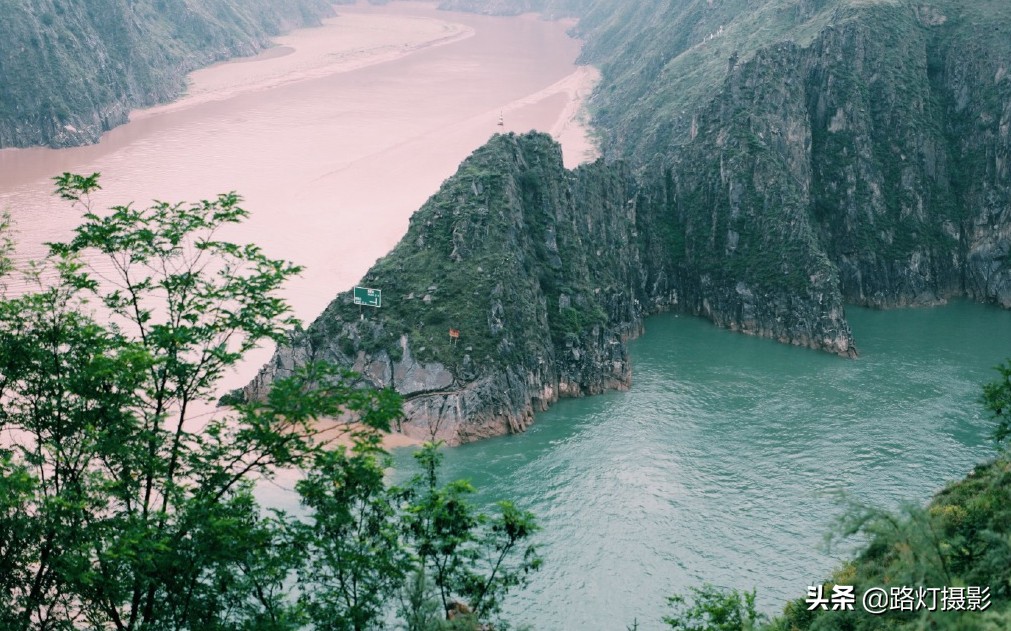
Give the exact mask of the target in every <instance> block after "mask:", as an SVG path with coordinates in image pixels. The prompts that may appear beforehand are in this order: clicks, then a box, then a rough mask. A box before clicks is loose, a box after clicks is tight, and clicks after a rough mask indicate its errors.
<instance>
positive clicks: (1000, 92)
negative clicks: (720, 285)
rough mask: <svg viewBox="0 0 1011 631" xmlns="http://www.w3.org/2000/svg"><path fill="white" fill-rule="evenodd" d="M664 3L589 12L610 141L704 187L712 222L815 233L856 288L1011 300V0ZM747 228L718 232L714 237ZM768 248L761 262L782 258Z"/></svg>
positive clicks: (726, 242) (867, 292) (902, 295)
mask: <svg viewBox="0 0 1011 631" xmlns="http://www.w3.org/2000/svg"><path fill="white" fill-rule="evenodd" d="M652 9H653V11H654V13H653V15H650V14H649V12H648V11H645V10H642V9H634V8H629V7H626V8H625V9H624V10H623V11H621V12H616V13H611V14H607V15H606V17H607V19H604V17H602V16H605V14H604V13H602V9H601V4H600V3H598V5H597V7H596V8H595V9H594V11H591V13H590V14H588V16H587V18H586V20H584V24H583V28H584V30H585V31H586V34H587V36H588V37H589V38H590V42H591V45H590V46H589V47H588V49H587V51H586V57H587V59H590V60H596V61H598V62H599V63H601V64H602V65H603V68H604V71H605V73H604V77H605V78H604V81H603V83H602V84H601V87H600V89H599V91H598V93H597V95H596V97H595V98H596V101H595V106H596V113H597V120H598V121H599V124H600V128H601V130H602V132H603V133H604V134H605V136H606V140H605V143H604V146H605V148H606V151H607V154H608V155H611V156H621V157H622V158H625V159H628V160H631V161H632V162H633V163H636V164H645V163H649V162H650V161H654V160H658V161H660V162H661V163H662V164H663V165H664V166H665V167H666V168H667V169H669V170H670V171H671V172H672V173H673V178H674V179H675V180H676V181H678V182H679V183H680V184H681V188H680V192H681V194H682V195H683V196H687V197H689V198H692V199H694V200H695V201H694V202H687V203H686V205H688V206H689V209H688V214H689V215H691V216H694V219H695V221H696V222H700V223H701V222H704V221H710V220H711V218H712V217H716V219H715V220H712V221H710V223H713V224H715V223H720V222H723V223H727V224H728V225H729V224H734V223H735V222H736V223H737V224H738V225H740V226H741V227H744V226H746V227H747V229H748V230H756V229H757V230H759V231H760V232H762V233H764V234H768V233H769V230H770V229H771V230H781V229H783V227H784V226H785V225H787V224H789V225H791V226H794V227H797V226H801V227H802V229H803V230H809V231H810V232H811V234H812V238H813V239H814V240H815V243H816V244H817V248H818V249H820V250H822V251H823V252H824V253H825V254H826V255H827V256H828V257H829V259H830V260H831V261H832V263H833V264H834V265H835V266H836V267H837V269H838V274H839V280H840V289H841V291H842V293H843V295H844V297H845V298H846V300H847V301H851V302H855V303H858V304H866V305H873V306H896V305H906V304H929V303H934V302H937V301H940V300H943V299H945V298H947V297H950V296H956V295H966V296H969V297H972V298H974V299H976V300H980V301H987V302H996V303H999V304H1002V305H1004V306H1011V286H1009V280H1011V278H1009V269H1008V267H1007V265H1006V255H1007V252H1008V249H1009V245H1011V242H1009V239H1008V236H1009V228H1011V226H1009V220H1011V217H1009V216H1008V208H1009V200H1011V198H1009V194H1011V180H1009V174H1008V157H1009V150H1011V136H1009V127H1011V77H1009V76H1008V64H1009V61H1008V60H1009V59H1011V37H1008V33H1009V31H1011V5H1008V4H1007V3H1001V2H979V3H968V4H966V3H958V2H949V1H945V0H934V1H932V2H928V1H921V2H899V1H892V0H879V1H873V0H859V1H858V0H852V1H850V0H835V1H832V0H822V1H820V2H815V1H813V0H800V1H798V0H768V1H766V2H761V3H756V2H746V1H743V0H740V1H734V0H728V1H723V2H717V1H713V2H707V1H704V0H700V1H682V0H673V1H670V2H656V3H654V6H653V7H652ZM658 13H659V15H662V19H654V18H655V16H656V15H657V14H658ZM633 32H639V33H640V34H641V36H640V37H632V36H631V33H633ZM763 164H771V165H776V166H775V168H765V169H763V167H762V165H763ZM742 182H751V183H752V184H753V185H754V186H755V187H757V188H762V189H776V190H780V191H782V194H783V195H784V196H785V197H789V198H791V199H793V200H795V203H796V204H798V205H799V206H798V208H801V209H803V212H800V213H799V214H798V213H797V212H796V210H795V209H794V210H791V209H793V208H794V205H792V204H771V205H770V204H769V203H768V202H769V199H768V198H767V197H763V196H759V197H751V198H749V197H748V196H749V192H748V191H742V189H741V183H742ZM732 188H733V190H731V189H732ZM735 197H736V198H737V199H738V200H739V201H738V202H737V203H736V204H733V203H729V200H731V199H733V198H735ZM719 199H722V200H723V201H718V200H719ZM734 206H737V207H739V208H740V209H744V210H743V215H742V213H741V211H740V210H735V209H734ZM741 217H743V219H740V218H741ZM742 222H743V223H742ZM738 233H740V230H739V229H738V228H737V227H734V226H732V227H731V229H730V230H729V231H727V232H725V235H726V237H725V238H723V239H720V238H719V236H717V242H716V243H715V246H716V249H717V250H728V249H729V248H730V246H732V245H733V243H734V239H736V238H737V237H735V236H734V235H735V234H738ZM767 254H769V256H763V257H761V259H760V260H752V261H749V265H754V266H763V265H764V266H770V265H773V264H774V261H773V260H772V258H771V257H772V256H773V255H774V253H771V252H770V253H767ZM725 262H726V261H724V262H719V261H717V262H715V265H717V266H718V267H725V265H724V263H725ZM700 263H702V264H703V266H705V265H706V264H705V263H704V262H702V261H700Z"/></svg>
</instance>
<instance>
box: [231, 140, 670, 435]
mask: <svg viewBox="0 0 1011 631" xmlns="http://www.w3.org/2000/svg"><path fill="white" fill-rule="evenodd" d="M631 187H632V180H631V177H630V175H629V174H628V172H627V171H626V170H625V169H624V168H622V167H620V166H614V167H605V166H604V165H602V164H598V165H593V166H588V167H583V168H580V169H577V170H576V171H566V170H565V169H564V168H563V166H562V155H561V149H560V147H559V146H558V145H557V144H556V143H554V142H553V141H552V140H551V139H550V137H548V136H545V135H541V134H532V135H529V136H523V137H517V136H513V135H510V136H497V137H495V138H494V139H493V140H492V141H491V142H490V143H489V144H488V145H487V146H485V147H483V148H481V149H480V150H478V151H477V152H475V153H474V155H473V156H471V157H470V158H469V159H468V160H467V161H466V162H464V163H463V165H461V167H460V169H459V171H458V172H457V174H456V175H455V176H453V177H452V178H450V179H449V180H447V181H446V183H445V184H444V185H443V186H442V188H441V189H440V190H439V192H438V193H437V194H436V195H434V196H433V197H432V198H431V199H430V200H429V201H428V202H427V203H426V204H425V205H424V206H423V207H422V208H421V209H420V210H419V211H418V212H417V213H416V214H415V215H414V217H413V218H412V220H411V224H410V228H409V229H408V233H407V235H406V236H405V237H404V239H403V240H402V241H401V242H400V244H399V245H398V246H397V247H396V248H395V249H394V250H393V251H392V252H391V253H390V254H389V255H387V256H386V257H384V258H383V259H381V260H380V261H379V262H378V263H377V264H376V265H375V267H373V268H372V269H371V270H370V271H369V273H368V274H367V275H366V276H365V278H364V279H363V280H362V284H363V285H366V286H369V287H374V288H379V289H382V291H383V307H382V308H380V309H376V310H371V309H368V308H360V307H357V306H355V305H354V304H353V301H352V296H351V295H350V294H348V293H345V294H342V295H340V296H338V297H337V299H336V300H334V301H333V302H332V303H331V304H330V306H329V307H328V308H327V309H326V311H325V312H324V313H323V314H322V315H321V316H320V317H319V318H318V319H317V320H316V321H315V322H313V324H312V325H311V326H310V327H309V328H308V330H307V331H306V332H305V333H303V334H301V335H299V336H297V337H296V339H295V340H294V342H293V344H292V345H291V346H290V347H288V348H283V349H281V350H279V351H278V353H277V355H276V356H275V358H274V360H273V361H272V362H271V363H270V364H268V365H267V366H266V367H265V368H264V370H263V371H262V372H261V373H260V375H259V376H258V377H257V379H256V380H255V381H254V382H253V383H252V384H250V386H248V387H247V388H246V394H247V396H253V397H258V396H262V395H263V394H264V393H265V389H266V388H267V387H269V384H270V382H271V381H272V380H273V379H274V378H276V377H278V376H283V375H285V374H287V373H289V372H290V370H291V368H292V367H293V366H294V365H296V364H298V363H300V362H304V361H308V360H327V361H331V362H335V363H337V364H339V365H342V366H345V367H348V368H351V369H353V370H355V371H356V372H358V373H360V374H361V375H362V376H363V377H364V378H365V379H366V380H367V381H368V382H369V383H371V384H372V385H376V386H383V387H385V386H390V387H393V388H395V389H396V390H397V391H398V392H400V393H401V394H402V395H404V397H405V399H406V406H405V412H406V414H407V418H408V419H410V420H409V421H408V422H407V423H406V424H405V426H404V427H403V431H405V432H406V433H408V434H411V435H414V436H418V437H423V438H432V437H435V438H440V439H445V440H447V441H449V442H451V443H456V442H462V441H468V440H474V439H477V438H480V437H483V436H490V435H497V434H503V433H509V432H514V431H521V430H523V429H525V428H526V426H527V425H528V424H529V423H530V422H531V420H532V418H533V413H534V412H535V411H538V410H543V409H545V408H546V407H547V406H548V405H549V404H551V403H553V402H554V401H556V400H557V399H559V398H560V397H572V396H582V395H587V394H594V393H599V392H602V391H604V390H608V389H615V388H626V387H628V385H629V383H630V379H631V367H630V365H629V359H628V353H627V350H626V346H625V341H626V340H627V339H628V338H630V337H632V336H635V335H637V334H638V333H639V331H640V329H641V326H642V317H643V314H644V313H645V312H646V311H647V309H649V304H650V303H649V301H648V300H644V298H645V297H646V296H647V294H648V293H649V292H648V291H647V290H648V287H647V283H648V281H649V275H648V274H647V273H646V272H645V269H646V268H647V267H648V266H649V265H648V263H647V262H646V261H644V255H643V253H642V252H641V250H640V247H639V240H638V239H637V238H636V230H637V226H638V225H639V222H638V218H637V214H636V204H635V200H634V192H633V190H632V188H631ZM363 314H364V315H363ZM450 329H454V330H456V331H458V332H459V337H458V338H456V339H453V338H451V337H450Z"/></svg>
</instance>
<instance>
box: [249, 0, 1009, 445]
mask: <svg viewBox="0 0 1011 631" xmlns="http://www.w3.org/2000/svg"><path fill="white" fill-rule="evenodd" d="M580 28H581V29H582V30H583V32H584V33H585V36H586V37H587V38H588V44H587V48H586V50H585V56H586V58H587V59H589V60H593V61H596V62H597V63H599V64H600V65H601V66H602V68H603V70H604V79H603V81H602V82H601V84H600V86H599V88H598V90H597V92H596V95H595V97H594V108H595V113H596V117H597V119H596V120H597V121H598V123H599V127H598V129H599V131H600V132H601V134H602V136H603V141H602V142H603V149H604V153H605V155H606V156H608V160H607V161H606V162H603V161H602V162H599V163H597V164H594V165H592V166H589V167H583V168H580V169H577V170H576V171H575V172H574V173H570V172H566V171H565V170H564V169H562V168H561V165H560V161H559V160H557V159H556V157H557V156H555V154H557V149H552V148H550V147H549V144H550V143H547V141H546V140H545V139H543V138H541V137H538V136H533V137H520V138H496V139H495V140H493V141H492V142H491V143H490V144H489V146H488V147H486V148H484V149H482V150H481V151H479V152H477V153H476V154H475V156H474V157H472V158H471V160H470V161H468V162H467V163H466V164H465V165H464V167H462V168H461V171H460V172H459V173H458V174H457V175H456V176H455V177H454V178H452V179H451V180H449V181H448V182H447V183H446V185H445V186H444V187H443V189H442V190H441V191H440V193H439V194H438V195H436V196H435V197H434V198H433V199H432V200H430V201H429V203H428V204H427V205H426V206H425V208H424V209H422V211H420V212H419V214H418V216H417V217H416V218H415V221H414V222H413V223H412V227H411V231H410V232H409V234H408V235H407V237H405V240H404V242H402V243H401V245H400V246H398V248H397V249H396V250H394V252H392V253H391V254H390V255H389V256H388V257H386V258H385V259H383V260H382V261H381V262H380V263H379V264H377V266H376V268H374V269H373V270H372V271H371V272H370V273H369V275H368V276H367V277H366V279H365V281H364V283H365V284H371V285H376V286H381V288H383V289H387V288H389V287H392V288H395V290H394V292H393V294H392V295H393V300H392V301H391V302H390V303H389V305H390V307H389V309H388V310H386V308H384V310H383V311H381V312H380V314H378V318H379V320H378V321H377V322H372V323H370V322H365V323H364V324H363V323H361V322H358V321H357V320H356V316H357V312H356V310H355V309H354V308H353V307H352V306H350V298H349V297H348V296H346V295H345V296H342V297H341V298H339V299H338V300H337V301H336V302H335V303H334V304H333V305H331V307H330V308H329V309H328V311H327V313H326V314H324V315H323V316H322V317H321V318H320V320H319V321H317V322H316V323H314V324H313V326H312V327H311V328H310V331H309V334H308V336H306V337H303V338H302V339H301V340H299V341H298V342H297V343H296V344H295V345H294V346H293V348H292V349H283V350H282V351H280V352H279V354H278V356H277V357H275V361H274V362H273V363H272V364H271V366H269V367H268V368H267V369H265V371H264V372H263V373H261V375H260V377H259V378H258V380H257V382H256V383H254V384H253V385H252V386H251V387H250V388H249V389H248V392H249V394H253V395H260V394H262V392H263V389H264V388H265V387H266V386H267V384H268V383H269V380H270V378H271V377H272V375H273V374H274V373H276V372H277V371H278V370H280V371H282V372H283V371H284V370H287V369H289V368H290V367H291V365H292V363H293V362H298V361H304V360H305V359H307V358H309V357H314V356H315V357H321V358H324V357H325V358H327V359H332V360H335V361H338V362H339V363H342V364H343V365H346V366H354V367H355V368H356V369H358V370H360V371H363V372H364V373H365V374H366V375H367V377H368V378H369V379H370V380H371V381H372V382H373V383H377V384H383V385H393V386H394V387H396V388H397V389H398V390H400V391H401V392H403V393H405V394H407V395H408V396H409V397H410V402H409V406H408V409H409V411H410V412H411V413H412V414H413V416H412V417H411V418H412V422H414V423H418V424H419V426H416V427H415V430H416V431H417V433H424V432H426V431H428V430H429V429H431V431H432V433H434V434H437V435H440V436H443V437H446V438H448V439H450V440H468V439H471V438H475V437H478V436H482V435H487V434H491V433H501V432H505V431H514V430H517V429H522V427H524V426H525V424H526V423H527V422H528V420H529V418H530V413H531V411H532V410H534V409H537V408H538V407H540V406H543V405H545V404H547V403H549V402H550V401H552V400H553V399H554V398H556V397H557V396H560V395H566V394H568V395H572V394H575V395H578V394H585V393H593V392H597V391H599V390H601V389H603V388H608V387H623V386H625V385H627V383H628V381H629V377H630V372H629V368H628V362H627V358H626V356H625V350H624V348H625V347H624V344H623V339H624V338H625V337H626V336H628V335H634V334H635V333H636V332H637V331H638V330H639V328H640V327H641V318H642V317H643V316H644V315H646V314H648V313H651V312H653V311H657V310H661V309H672V310H679V311H682V312H686V313H691V314H696V315H702V316H704V317H707V318H709V319H710V320H712V321H713V322H715V323H717V324H719V325H721V326H726V327H728V328H731V329H735V330H740V331H744V332H747V333H751V334H755V335H761V336H766V337H771V338H774V339H777V340H780V341H782V342H786V343H791V344H796V345H802V346H807V347H811V348H816V349H821V350H827V351H830V352H834V353H838V354H841V355H849V356H854V355H855V354H856V349H855V346H854V343H853V339H852V336H851V333H850V330H849V326H848V324H847V323H846V320H845V313H844V308H843V305H844V303H845V302H855V303H859V304H864V305H872V306H878V307H890V306H902V305H918V304H934V303H937V302H940V301H943V300H945V299H947V298H949V297H953V296H968V297H971V298H973V299H975V300H979V301H984V302H994V303H998V304H1001V305H1003V306H1005V307H1011V267H1009V266H1008V253H1009V250H1011V178H1009V174H1008V164H1009V159H1011V76H1009V72H1008V70H1009V68H1008V64H1009V63H1011V61H1009V60H1011V54H1009V53H1011V38H1008V37H1007V36H1006V35H1007V32H1008V31H1009V30H1011V5H1007V4H1006V3H999V2H995V1H991V0H986V1H984V2H978V3H973V4H972V5H971V6H963V5H962V4H961V3H957V2H954V1H953V0H951V1H949V0H920V1H904V0H764V1H758V0H723V1H721V0H646V1H644V2H642V3H616V2H613V1H610V0H596V1H595V2H593V3H592V6H588V8H586V10H585V16H584V18H583V20H582V22H581V24H580ZM552 156H555V157H552ZM626 164H627V165H628V166H625V165H626ZM477 174H479V175H477ZM493 181H494V182H497V184H494V185H493V184H491V183H490V182H493ZM609 182H610V184H607V183H609ZM594 190H596V191H599V192H598V193H596V194H592V195H591V194H589V192H590V191H594ZM534 192H536V194H535V193H534ZM488 217H491V218H498V220H497V221H495V222H491V221H490V220H489V219H488ZM619 220H621V221H619ZM475 227H478V228H475ZM602 227H606V229H603V230H602ZM548 228H549V230H548ZM474 230H477V232H474ZM545 230H547V231H545ZM478 235H479V236H480V237H481V238H480V243H481V246H480V249H479V250H478V251H479V252H480V255H479V256H478V260H482V261H484V263H481V264H480V265H477V266H472V265H471V264H469V263H468V262H467V260H468V259H467V258H466V254H464V253H465V252H467V251H469V250H470V249H473V248H475V247H476V245H475V244H476V243H478V242H479V239H478ZM563 244H564V245H563ZM545 248H547V249H545ZM551 248H558V257H559V262H556V261H555V259H554V258H553V256H554V255H553V254H552V252H551ZM563 252H564V253H565V254H562V253H563ZM461 257H463V258H461ZM566 261H567V262H568V263H566ZM475 270H483V271H475ZM489 270H490V271H489ZM488 274H492V276H488ZM492 279H496V280H495V282H492ZM405 283H406V284H405ZM447 288H450V289H448V291H449V292H450V294H449V296H447V297H449V298H451V300H450V301H449V304H451V305H452V306H450V307H447V306H445V304H446V303H444V302H443V300H444V296H443V295H442V294H441V293H440V292H446V291H447ZM591 290H592V291H591ZM598 290H599V292H598ZM426 296H427V298H426ZM406 305H410V306H406ZM447 309H448V310H447ZM426 327H427V328H426ZM433 327H434V332H433ZM449 328H456V329H460V330H461V331H462V332H465V333H464V335H465V336H466V338H461V342H460V344H461V345H462V346H461V348H462V350H460V348H458V347H455V346H451V345H449V340H448V335H447V331H448V329H449ZM563 333H564V335H563ZM858 342H859V341H858ZM573 362H574V363H573ZM419 427H420V428H421V429H419Z"/></svg>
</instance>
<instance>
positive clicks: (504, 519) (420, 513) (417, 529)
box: [405, 443, 542, 621]
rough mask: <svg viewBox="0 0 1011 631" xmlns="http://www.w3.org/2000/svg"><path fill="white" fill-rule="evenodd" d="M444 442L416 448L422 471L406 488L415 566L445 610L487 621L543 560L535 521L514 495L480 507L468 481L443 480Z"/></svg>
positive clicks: (451, 613)
mask: <svg viewBox="0 0 1011 631" xmlns="http://www.w3.org/2000/svg"><path fill="white" fill-rule="evenodd" d="M439 446H440V444H439V443H426V444H425V445H424V446H423V447H422V448H421V449H420V450H419V451H418V452H417V453H416V454H415V458H416V459H417V460H418V462H419V463H420V464H421V467H422V471H423V473H422V474H420V475H418V476H417V477H415V479H414V480H413V482H412V484H411V486H410V490H409V494H410V501H411V503H410V505H409V507H408V509H407V516H406V519H405V524H406V527H407V532H408V539H409V541H410V543H411V544H412V546H413V547H414V551H415V554H416V556H417V564H418V572H421V573H423V574H424V575H426V576H430V577H431V580H432V582H433V583H434V586H435V589H436V592H437V593H438V599H439V601H440V603H441V604H442V607H443V610H444V611H446V612H447V615H460V616H467V617H471V618H473V619H475V620H479V621H484V620H487V619H489V618H490V617H493V616H495V615H497V614H498V613H499V612H500V610H501V606H502V602H501V601H502V598H503V597H504V596H505V595H506V594H507V593H508V592H509V591H510V590H512V589H513V588H515V587H518V586H521V585H524V584H525V583H526V581H527V579H528V577H529V575H530V573H531V572H533V571H536V570H537V569H538V568H539V567H540V566H541V563H542V561H541V558H540V556H539V555H538V554H537V549H536V546H534V545H533V544H531V543H530V539H531V537H532V536H533V535H534V533H536V532H537V530H538V526H537V524H536V521H535V519H534V516H533V515H532V514H531V513H529V512H527V511H522V510H519V509H518V508H516V507H515V506H514V505H513V504H512V503H511V502H499V503H498V505H497V508H498V514H497V515H493V516H488V515H486V514H484V513H481V512H479V511H477V510H476V508H475V507H474V505H473V504H472V503H471V502H470V501H469V499H468V497H469V496H470V495H471V494H473V493H474V487H473V486H471V484H470V483H468V482H466V481H462V480H458V481H454V482H450V483H448V484H446V485H442V486H440V485H439V479H438V469H439V466H440V463H441V461H442V454H441V453H440V452H439ZM517 557H518V558H517ZM458 599H459V600H458Z"/></svg>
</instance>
